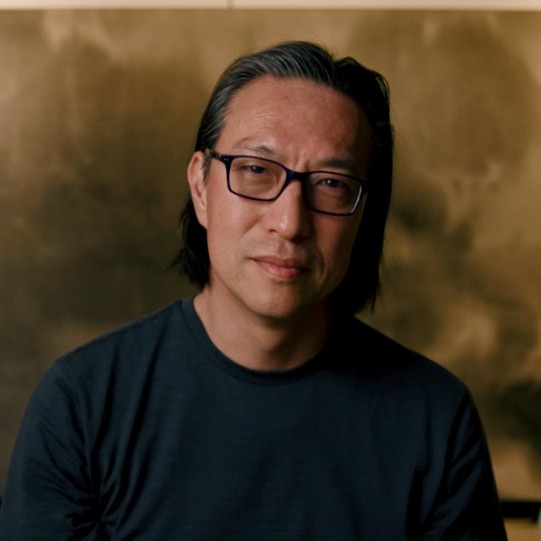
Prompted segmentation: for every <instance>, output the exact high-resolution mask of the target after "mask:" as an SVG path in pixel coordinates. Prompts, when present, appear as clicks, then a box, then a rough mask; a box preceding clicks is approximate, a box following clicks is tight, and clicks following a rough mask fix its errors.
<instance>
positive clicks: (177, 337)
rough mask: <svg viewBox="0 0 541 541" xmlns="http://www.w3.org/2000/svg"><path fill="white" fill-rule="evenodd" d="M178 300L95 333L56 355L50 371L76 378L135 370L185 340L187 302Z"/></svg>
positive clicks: (58, 375) (169, 353) (170, 351)
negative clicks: (94, 335) (102, 331)
mask: <svg viewBox="0 0 541 541" xmlns="http://www.w3.org/2000/svg"><path fill="white" fill-rule="evenodd" d="M190 302H191V299H190V298H186V299H181V300H178V301H175V302H172V303H170V304H168V305H166V306H163V307H161V308H159V309H157V310H155V311H152V312H149V313H147V314H144V315H142V316H140V317H138V318H136V319H134V320H132V321H129V322H127V323H125V324H123V325H121V326H119V327H117V328H115V329H113V330H111V331H108V332H106V333H103V334H101V335H98V336H97V337H95V338H93V339H90V340H89V341H87V342H85V343H83V344H82V345H80V346H78V347H76V348H74V349H72V350H70V351H68V352H67V353H65V354H64V355H62V356H61V357H60V358H58V359H57V360H56V361H55V363H54V364H53V366H52V367H51V369H50V370H49V373H50V374H51V375H55V376H57V377H70V375H73V376H75V377H77V378H79V379H81V378H85V377H88V378H90V377H91V375H92V377H95V375H96V374H100V373H101V374H102V375H104V374H105V373H107V372H110V371H117V372H119V371H120V372H122V371H134V370H136V369H137V368H138V367H142V366H143V365H144V364H145V363H149V362H154V361H155V360H156V359H157V358H159V357H164V356H165V357H166V356H171V355H172V351H173V350H175V349H177V350H178V343H179V342H180V343H185V342H186V340H185V333H186V332H187V325H186V324H185V323H186V314H187V313H189V310H186V306H185V305H186V304H188V305H189V303H190Z"/></svg>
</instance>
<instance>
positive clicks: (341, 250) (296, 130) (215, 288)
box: [188, 77, 371, 320]
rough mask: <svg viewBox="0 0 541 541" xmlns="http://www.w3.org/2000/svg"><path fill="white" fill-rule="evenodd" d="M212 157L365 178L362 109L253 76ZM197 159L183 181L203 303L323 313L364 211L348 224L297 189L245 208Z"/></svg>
mask: <svg viewBox="0 0 541 541" xmlns="http://www.w3.org/2000/svg"><path fill="white" fill-rule="evenodd" d="M214 150H216V151H217V152H219V153H222V154H248V155H254V156H259V157H262V158H269V159H272V160H275V161H278V162H280V163H282V164H284V165H285V166H286V167H288V168H290V169H293V170H295V171H310V170H321V169H323V170H330V171H335V172H339V173H346V174H350V175H354V176H358V177H360V178H367V174H368V166H369V159H370V150H371V130H370V126H369V124H368V120H367V118H366V116H365V115H364V113H363V111H362V110H361V109H360V107H359V106H357V104H356V103H355V102H354V101H353V100H352V99H351V98H349V97H347V96H345V95H343V94H341V93H339V92H337V91H336V90H333V89H331V88H329V87H326V86H324V85H320V84H318V83H315V82H312V81H306V80H302V79H275V78H271V77H261V78H259V79H256V80H255V81H252V82H251V83H249V84H248V85H247V86H245V87H244V88H242V89H241V90H240V91H238V92H237V94H236V95H235V96H234V97H233V99H232V100H231V103H230V105H229V108H228V111H227V114H226V117H225V123H224V127H223V130H222V133H221V135H220V137H219V140H218V142H217V144H216V148H215V149H214ZM203 159H204V157H203V155H202V153H200V152H196V153H195V154H194V156H193V157H192V161H191V163H190V166H189V168H188V178H189V181H190V187H191V192H192V197H193V200H194V205H195V209H196V212H197V216H198V219H199V222H200V223H201V225H202V226H203V227H205V228H206V230H207V239H208V250H209V255H210V261H211V266H210V283H209V285H208V286H207V290H206V293H207V294H208V293H210V298H213V299H215V301H216V302H219V303H220V306H222V307H223V312H224V313H226V314H227V313H235V312H237V313H238V310H239V309H240V310H242V311H243V313H244V314H250V315H253V316H258V317H263V318H270V319H273V320H287V319H288V318H294V317H298V316H302V315H303V314H306V313H307V311H309V310H313V309H314V308H316V307H321V306H324V305H325V303H326V302H327V298H328V296H329V294H330V293H331V292H332V291H333V290H334V289H335V288H336V287H337V286H338V284H339V283H340V282H341V281H342V279H343V278H344V275H345V274H346V272H347V269H348V266H349V259H350V254H351V250H352V246H353V242H354V239H355V236H356V234H357V230H358V227H359V222H360V218H361V213H362V205H360V206H359V208H358V209H357V210H356V212H355V213H354V214H353V215H352V216H332V215H326V214H321V213H318V212H315V211H312V210H310V209H308V208H307V207H306V206H305V205H304V203H303V197H302V190H301V183H300V182H299V181H293V182H291V183H290V184H288V186H287V187H286V189H285V190H284V192H283V193H282V194H281V195H280V197H279V198H278V199H277V200H276V201H272V202H262V201H253V200H249V199H245V198H242V197H239V196H237V195H234V194H232V193H231V192H229V191H228V188H227V183H226V169H225V166H224V164H223V163H221V162H220V161H218V160H215V159H213V160H212V162H211V164H210V169H209V172H208V176H207V177H206V178H204V174H203ZM228 308H231V309H232V310H233V311H232V312H231V311H230V312H228Z"/></svg>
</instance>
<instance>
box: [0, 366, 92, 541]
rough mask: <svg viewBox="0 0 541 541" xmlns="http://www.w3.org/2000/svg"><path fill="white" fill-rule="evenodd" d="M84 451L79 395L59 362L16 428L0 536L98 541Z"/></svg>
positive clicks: (9, 540)
mask: <svg viewBox="0 0 541 541" xmlns="http://www.w3.org/2000/svg"><path fill="white" fill-rule="evenodd" d="M86 455H87V451H86V449H85V427H84V426H83V423H82V421H81V416H80V408H79V404H78V400H77V393H76V391H75V390H74V389H73V387H72V386H70V385H69V383H68V380H67V378H66V374H65V372H64V371H63V369H62V365H60V364H58V363H57V364H56V365H54V366H53V367H52V368H51V369H50V370H49V371H48V372H47V373H46V375H45V376H44V378H43V379H42V381H41V382H40V384H39V385H38V386H37V388H36V390H35V392H34V394H33V395H32V397H31V399H30V402H29V404H28V406H27V409H26V411H25V414H24V416H23V420H22V423H21V425H20V428H19V433H18V436H17V441H16V444H15V447H14V451H13V455H12V459H11V463H10V467H9V471H8V480H7V484H6V488H5V492H4V496H3V502H2V507H1V509H0V540H1V541H26V540H28V541H30V540H32V541H42V540H43V541H45V540H47V541H64V540H66V541H67V540H70V541H76V540H79V541H82V540H91V539H92V540H97V539H99V533H98V532H97V528H98V526H97V521H96V517H95V509H96V505H95V504H96V502H95V501H94V495H93V490H92V481H91V479H90V476H89V472H88V468H87V464H88V462H87V456H86Z"/></svg>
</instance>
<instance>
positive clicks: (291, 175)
mask: <svg viewBox="0 0 541 541" xmlns="http://www.w3.org/2000/svg"><path fill="white" fill-rule="evenodd" d="M203 154H204V155H205V156H207V157H209V158H214V159H215V160H218V161H220V162H222V163H223V164H224V165H225V171H226V180H227V189H228V190H229V191H230V192H231V193H232V194H234V195H236V196H238V197H243V198H245V199H250V200H252V201H263V202H272V201H276V200H277V199H278V198H279V197H280V196H281V195H282V193H283V192H284V190H285V189H286V187H287V186H288V185H289V184H290V183H291V182H292V181H293V180H299V181H300V182H301V186H302V194H303V200H304V203H305V205H306V206H307V207H308V208H309V209H310V210H313V211H314V212H319V213H321V214H328V215H331V216H351V215H353V214H355V211H356V210H357V208H358V207H359V203H360V202H361V200H362V199H363V197H365V196H366V194H367V192H368V190H369V188H370V185H371V184H370V182H369V181H368V180H366V179H361V178H359V177H356V176H353V175H347V174H345V173H337V172H335V171H326V170H324V169H322V170H320V169H318V170H315V171H294V170H293V169H289V168H288V167H286V166H285V165H284V164H282V163H280V162H277V161H275V160H271V159H269V158H262V157H260V156H254V155H250V154H222V153H220V152H217V151H216V150H214V149H212V148H208V147H207V148H205V149H204V150H203ZM236 158H256V159H258V160H263V161H265V162H269V163H272V164H274V165H277V166H278V167H280V168H281V169H283V170H284V171H285V173H286V177H285V180H284V183H283V185H282V187H281V188H280V190H279V191H278V193H277V194H276V195H275V196H274V197H271V198H261V197H254V196H251V195H245V194H242V193H239V192H236V191H234V190H233V189H232V188H231V182H230V178H229V175H230V171H231V164H232V163H233V160H235V159H236ZM314 173H329V174H332V175H338V176H341V177H346V178H348V179H351V180H354V181H355V182H358V183H359V185H360V186H361V188H360V190H359V194H358V196H357V199H356V200H355V202H354V204H353V208H352V210H351V211H349V212H330V211H327V210H321V209H317V208H314V207H313V206H312V205H311V204H310V203H309V201H308V200H307V197H306V190H305V182H306V180H307V179H308V178H309V177H310V175H312V174H314Z"/></svg>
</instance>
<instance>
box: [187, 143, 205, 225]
mask: <svg viewBox="0 0 541 541" xmlns="http://www.w3.org/2000/svg"><path fill="white" fill-rule="evenodd" d="M187 175H188V184H189V185H190V193H191V195H192V201H193V206H194V209H195V214H196V215H197V220H198V221H199V223H200V224H201V226H202V227H204V228H205V229H206V228H207V183H206V180H205V155H204V154H203V153H202V152H199V151H198V152H194V154H193V156H192V157H191V159H190V163H189V164H188V170H187Z"/></svg>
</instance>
